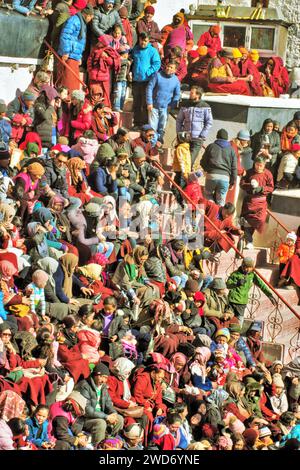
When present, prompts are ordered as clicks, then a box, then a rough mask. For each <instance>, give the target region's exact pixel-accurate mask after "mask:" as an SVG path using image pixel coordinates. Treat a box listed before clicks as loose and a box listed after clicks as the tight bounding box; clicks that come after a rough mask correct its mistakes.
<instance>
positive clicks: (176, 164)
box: [173, 132, 192, 204]
mask: <svg viewBox="0 0 300 470" xmlns="http://www.w3.org/2000/svg"><path fill="white" fill-rule="evenodd" d="M190 140H191V135H190V133H189V132H178V134H177V145H176V147H175V152H174V160H173V171H174V172H175V178H174V181H175V183H177V184H178V185H179V186H180V187H181V188H182V189H184V188H185V187H186V183H187V179H188V175H189V174H190V173H191V170H192V157H191V152H190ZM174 194H175V197H176V199H177V201H178V202H179V204H182V203H183V199H182V196H181V194H180V193H179V191H178V190H177V189H176V188H175V189H174Z"/></svg>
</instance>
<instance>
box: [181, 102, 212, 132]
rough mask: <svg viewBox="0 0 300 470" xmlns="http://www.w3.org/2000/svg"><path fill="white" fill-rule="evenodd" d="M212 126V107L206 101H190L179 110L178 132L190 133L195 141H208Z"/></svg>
mask: <svg viewBox="0 0 300 470" xmlns="http://www.w3.org/2000/svg"><path fill="white" fill-rule="evenodd" d="M212 125H213V117H212V113H211V109H210V106H209V105H208V104H207V103H205V101H196V102H193V101H189V102H188V103H187V104H186V105H184V106H182V107H181V108H180V110H179V113H178V116H177V119H176V132H183V131H185V132H190V133H191V134H192V138H193V139H206V137H207V136H208V132H209V130H210V128H211V127H212Z"/></svg>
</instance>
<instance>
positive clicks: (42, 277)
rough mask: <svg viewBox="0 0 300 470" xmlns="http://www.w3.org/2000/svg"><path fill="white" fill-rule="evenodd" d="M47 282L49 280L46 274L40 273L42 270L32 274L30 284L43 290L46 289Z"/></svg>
mask: <svg viewBox="0 0 300 470" xmlns="http://www.w3.org/2000/svg"><path fill="white" fill-rule="evenodd" d="M48 280H49V276H48V274H47V273H45V271H42V269H37V270H36V271H34V273H33V274H32V282H33V283H34V284H35V285H36V287H38V288H39V289H44V288H45V287H46V284H47V282H48Z"/></svg>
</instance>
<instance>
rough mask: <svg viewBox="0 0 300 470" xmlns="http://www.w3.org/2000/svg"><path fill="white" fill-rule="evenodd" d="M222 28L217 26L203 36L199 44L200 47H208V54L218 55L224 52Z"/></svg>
mask: <svg viewBox="0 0 300 470" xmlns="http://www.w3.org/2000/svg"><path fill="white" fill-rule="evenodd" d="M220 32H221V27H220V26H219V25H218V24H215V25H213V26H211V27H210V28H209V30H208V31H206V33H203V34H201V36H200V38H199V41H198V42H197V45H198V47H200V46H206V47H207V49H208V52H213V53H215V54H216V53H218V52H219V51H221V50H222V46H221V39H220V36H219V34H220Z"/></svg>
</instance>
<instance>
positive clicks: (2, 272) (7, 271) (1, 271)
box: [0, 260, 18, 281]
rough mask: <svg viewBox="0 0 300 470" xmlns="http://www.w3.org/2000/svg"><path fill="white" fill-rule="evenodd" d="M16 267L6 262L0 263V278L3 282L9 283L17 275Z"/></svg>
mask: <svg viewBox="0 0 300 470" xmlns="http://www.w3.org/2000/svg"><path fill="white" fill-rule="evenodd" d="M17 272H18V271H17V269H16V267H15V266H14V265H13V264H12V263H11V262H10V261H7V260H2V261H0V277H1V280H3V281H9V280H10V279H11V278H12V277H13V276H14V275H15V274H17Z"/></svg>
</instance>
